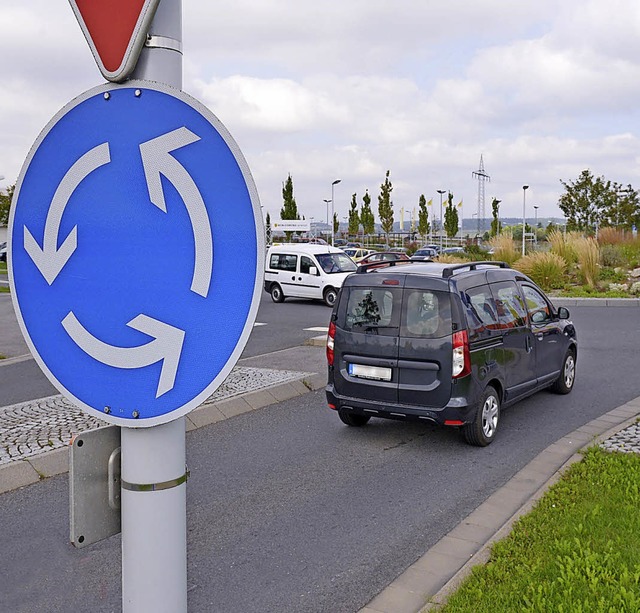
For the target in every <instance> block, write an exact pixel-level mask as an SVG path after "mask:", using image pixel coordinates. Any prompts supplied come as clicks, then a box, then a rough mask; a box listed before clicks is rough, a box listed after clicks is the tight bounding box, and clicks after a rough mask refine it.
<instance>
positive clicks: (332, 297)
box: [322, 287, 338, 308]
mask: <svg viewBox="0 0 640 613" xmlns="http://www.w3.org/2000/svg"><path fill="white" fill-rule="evenodd" d="M322 299H323V300H324V303H325V304H326V305H327V306H328V307H331V308H333V305H334V304H335V303H336V300H337V299H338V292H337V290H336V289H335V288H333V287H328V288H327V289H325V290H324V295H323V296H322Z"/></svg>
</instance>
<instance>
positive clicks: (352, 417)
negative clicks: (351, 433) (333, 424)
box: [338, 409, 371, 428]
mask: <svg viewBox="0 0 640 613" xmlns="http://www.w3.org/2000/svg"><path fill="white" fill-rule="evenodd" d="M338 417H340V421H342V423H343V424H347V426H352V427H354V428H361V427H362V426H366V425H367V423H368V421H369V420H370V419H371V417H369V416H368V415H357V414H356V413H349V412H348V411H343V410H342V409H339V410H338Z"/></svg>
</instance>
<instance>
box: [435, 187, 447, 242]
mask: <svg viewBox="0 0 640 613" xmlns="http://www.w3.org/2000/svg"><path fill="white" fill-rule="evenodd" d="M437 191H438V193H439V194H440V252H442V230H443V229H444V223H443V220H442V194H444V193H445V192H446V191H447V190H446V189H439V190H437Z"/></svg>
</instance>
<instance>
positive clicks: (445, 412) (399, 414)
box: [325, 383, 476, 426]
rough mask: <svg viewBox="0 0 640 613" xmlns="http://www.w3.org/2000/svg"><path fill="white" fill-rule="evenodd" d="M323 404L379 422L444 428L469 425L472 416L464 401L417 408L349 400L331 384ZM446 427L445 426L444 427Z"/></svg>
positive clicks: (356, 399) (463, 399) (453, 400)
mask: <svg viewBox="0 0 640 613" xmlns="http://www.w3.org/2000/svg"><path fill="white" fill-rule="evenodd" d="M325 391H326V394H327V402H328V403H329V405H330V406H332V407H335V410H336V411H338V410H344V411H349V412H351V413H354V414H356V415H368V416H369V417H382V418H383V419H399V420H407V421H422V422H425V421H426V422H430V423H435V424H438V425H439V426H444V425H445V422H449V421H451V422H461V423H459V424H452V425H462V424H467V423H471V422H472V421H473V420H474V418H475V414H476V405H469V404H468V402H467V399H466V398H456V397H454V398H451V400H450V401H449V402H448V403H447V405H446V406H444V407H420V406H415V405H403V404H390V403H383V402H376V401H375V400H363V399H362V398H350V397H348V396H340V395H339V394H336V393H335V390H334V387H333V384H331V383H330V384H329V385H327V387H326V388H325ZM446 425H449V424H446Z"/></svg>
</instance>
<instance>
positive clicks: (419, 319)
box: [400, 289, 451, 338]
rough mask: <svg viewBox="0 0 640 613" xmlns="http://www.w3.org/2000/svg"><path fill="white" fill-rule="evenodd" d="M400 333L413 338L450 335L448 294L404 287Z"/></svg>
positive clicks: (449, 298) (449, 300)
mask: <svg viewBox="0 0 640 613" xmlns="http://www.w3.org/2000/svg"><path fill="white" fill-rule="evenodd" d="M400 334H401V335H402V336H403V337H413V338H442V337H443V336H447V335H450V334H451V297H450V294H448V293H447V292H434V291H431V290H428V289H406V290H405V292H404V307H403V312H402V326H401V329H400Z"/></svg>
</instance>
